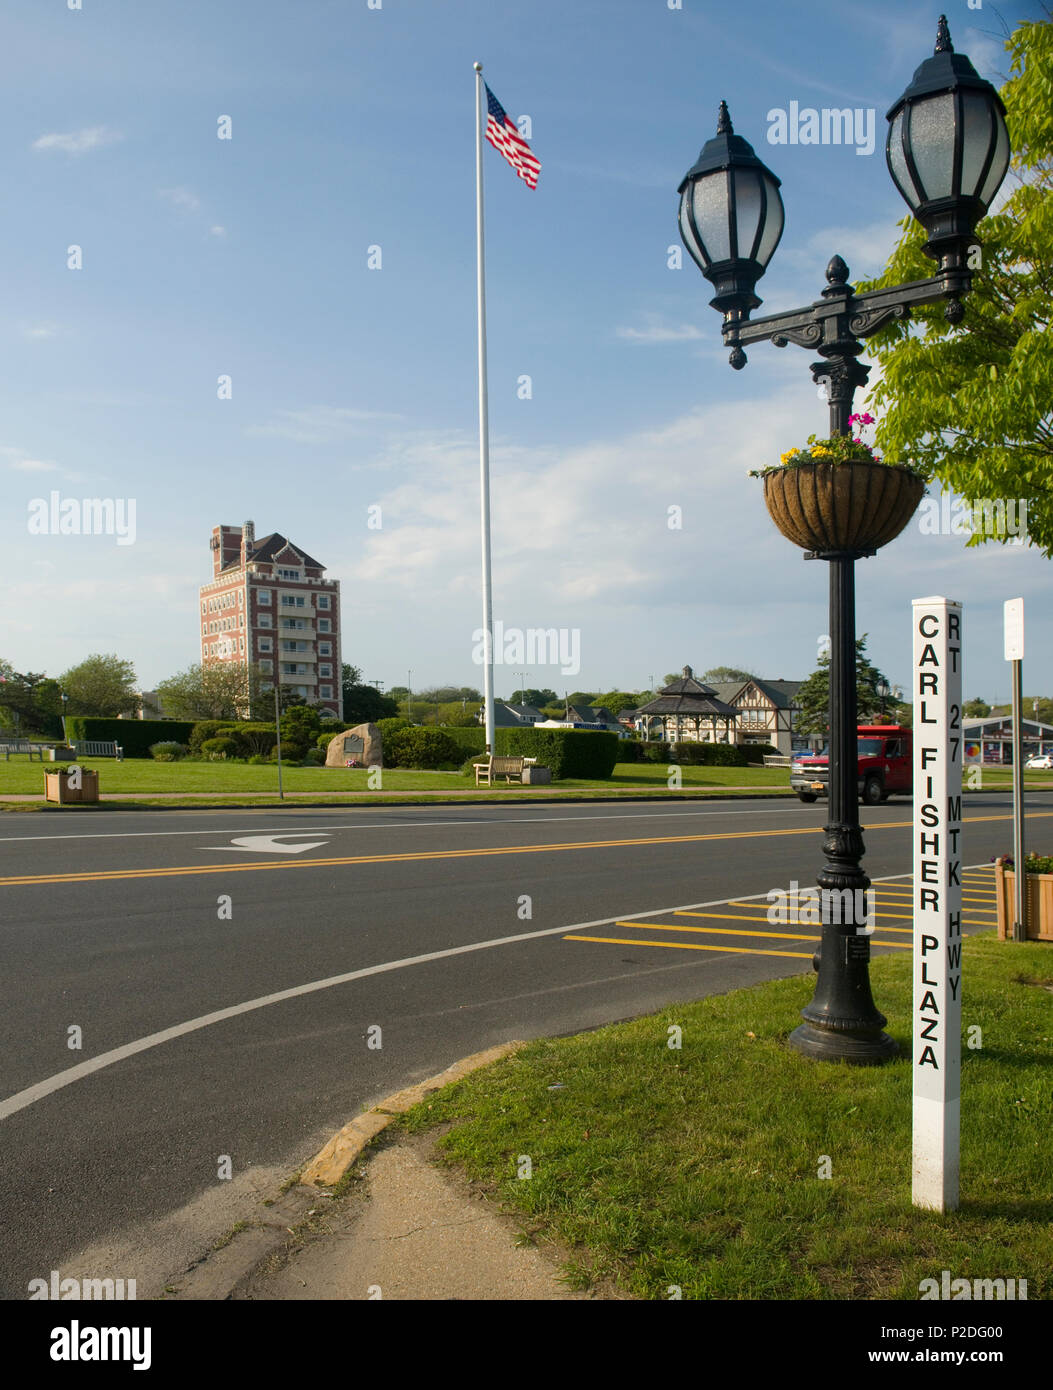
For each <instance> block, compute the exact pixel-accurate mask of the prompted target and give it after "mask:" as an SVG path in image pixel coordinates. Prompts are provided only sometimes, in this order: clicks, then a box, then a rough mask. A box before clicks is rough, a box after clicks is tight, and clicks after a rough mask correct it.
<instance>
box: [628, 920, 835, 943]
mask: <svg viewBox="0 0 1053 1390" xmlns="http://www.w3.org/2000/svg"><path fill="white" fill-rule="evenodd" d="M732 920H734V919H732ZM614 925H615V926H616V927H626V928H628V929H629V930H630V931H631V930H632V929H633V928H634V927H647V928H648V929H649V930H651V931H690V932H712V933H713V934H714V935H716V936H774V937H782V938H785V939H786V940H787V941H821V940H822V937H819V936H799V935H798V934H797V933H795V932H787V931H738V930H737V929H736V928H735V927H691V926H688V925H687V923H686V922H685V923H683V924H681V923H679V922H615V924H614ZM798 925H800V924H799V923H798Z"/></svg>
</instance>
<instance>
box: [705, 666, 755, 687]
mask: <svg viewBox="0 0 1053 1390" xmlns="http://www.w3.org/2000/svg"><path fill="white" fill-rule="evenodd" d="M702 680H703V681H707V682H709V683H712V682H714V681H715V682H716V683H717V685H723V684H728V685H730V684H731V682H732V681H751V680H753V672H752V671H740V670H739V669H738V667H737V666H713V667H712V668H711V669H710V670H708V671H707V672H706V674H705V675H704V676H703V677H702Z"/></svg>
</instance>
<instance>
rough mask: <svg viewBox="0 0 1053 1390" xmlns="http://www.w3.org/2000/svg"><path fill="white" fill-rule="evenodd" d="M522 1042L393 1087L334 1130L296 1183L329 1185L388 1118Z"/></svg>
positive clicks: (500, 1046)
mask: <svg viewBox="0 0 1053 1390" xmlns="http://www.w3.org/2000/svg"><path fill="white" fill-rule="evenodd" d="M525 1046H526V1044H525V1042H523V1041H522V1040H518V1039H517V1040H515V1041H513V1042H506V1043H498V1045H497V1046H496V1047H488V1048H486V1049H485V1051H483V1052H473V1053H472V1054H471V1056H469V1057H462V1058H461V1060H460V1061H459V1062H454V1063H453V1064H452V1065H451V1066H449V1067H447V1068H446V1070H445V1071H442V1072H439V1074H438V1076H432V1077H430V1078H429V1079H428V1080H427V1081H418V1082H417V1084H416V1085H415V1086H407V1087H406V1088H405V1089H404V1090H402V1091H396V1092H395V1094H394V1095H391V1096H388V1097H387V1098H386V1099H384V1100H382V1101H379V1102H378V1103H377V1104H376V1105H374V1106H372V1107H371V1108H370V1109H369V1110H367V1111H366V1113H365V1114H364V1115H356V1116H355V1118H354V1119H353V1120H351V1121H350V1122H349V1123H348V1124H346V1125H344V1127H343V1129H341V1130H339V1131H338V1132H337V1133H336V1134H334V1135H333V1137H332V1139H330V1140H329V1142H328V1144H326V1145H325V1147H324V1148H323V1149H321V1150H320V1152H319V1153H317V1154H316V1155H315V1156H314V1158H313V1159H312V1160H311V1161H310V1163H308V1164H307V1166H306V1167H305V1168H304V1170H303V1172H302V1173H301V1174H300V1186H301V1187H308V1188H314V1187H332V1186H333V1185H334V1184H335V1183H338V1182H339V1181H340V1179H341V1178H342V1177H343V1176H344V1174H345V1173H346V1172H347V1170H348V1168H350V1166H351V1164H352V1163H354V1161H355V1159H356V1158H357V1157H358V1156H359V1154H360V1153H361V1152H362V1150H363V1149H364V1148H365V1147H366V1145H367V1144H368V1143H369V1141H370V1140H371V1139H373V1138H374V1137H375V1136H376V1135H377V1134H379V1133H380V1132H381V1130H383V1129H386V1128H387V1127H388V1125H389V1124H390V1123H391V1122H392V1120H394V1119H397V1117H398V1116H399V1115H403V1114H405V1112H406V1111H407V1110H409V1109H410V1107H411V1106H413V1105H416V1104H417V1102H418V1101H421V1100H423V1099H424V1097H425V1096H429V1095H431V1094H432V1093H433V1092H434V1091H438V1090H441V1089H442V1087H443V1086H448V1085H449V1084H450V1082H451V1081H460V1079H461V1078H462V1077H464V1076H467V1075H468V1074H469V1073H470V1072H473V1071H477V1070H478V1069H479V1068H480V1067H485V1066H489V1064H490V1063H491V1062H497V1061H499V1060H500V1059H501V1058H502V1057H507V1056H508V1055H509V1053H512V1052H517V1051H518V1050H519V1049H520V1048H521V1047H525Z"/></svg>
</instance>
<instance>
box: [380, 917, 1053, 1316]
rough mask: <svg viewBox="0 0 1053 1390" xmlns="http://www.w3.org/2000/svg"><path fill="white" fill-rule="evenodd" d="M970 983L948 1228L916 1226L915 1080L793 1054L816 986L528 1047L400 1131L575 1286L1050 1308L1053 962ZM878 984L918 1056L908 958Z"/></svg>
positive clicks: (1011, 953)
mask: <svg viewBox="0 0 1053 1390" xmlns="http://www.w3.org/2000/svg"><path fill="white" fill-rule="evenodd" d="M963 968H964V991H965V993H964V1005H963V1015H962V1022H963V1033H964V1032H965V1030H966V1029H967V1028H969V1027H971V1026H972V1025H979V1026H980V1028H981V1040H982V1047H981V1048H980V1049H979V1050H976V1051H971V1050H969V1049H967V1048H964V1047H963V1063H962V1121H961V1125H962V1141H961V1175H962V1176H961V1193H962V1200H961V1207H960V1209H959V1210H958V1211H957V1212H956V1213H948V1214H945V1215H939V1214H935V1213H926V1212H922V1211H920V1210H916V1209H915V1208H914V1207H913V1206H912V1205H911V1200H910V1174H911V1157H910V1143H911V1139H910V1134H911V1068H910V1064H909V1061H908V1060H906V1059H905V1058H904V1059H901V1060H899V1061H896V1062H893V1063H890V1064H888V1065H886V1066H884V1067H880V1068H854V1067H849V1066H846V1065H844V1064H841V1063H837V1064H829V1063H816V1062H812V1061H808V1060H806V1059H804V1058H802V1057H801V1056H799V1055H798V1054H797V1053H795V1052H792V1051H791V1050H790V1049H789V1048H788V1047H787V1045H786V1038H787V1035H788V1034H789V1032H790V1031H791V1030H792V1028H794V1027H795V1026H796V1024H797V1023H798V1021H799V1018H798V1011H799V1009H800V1008H801V1006H802V1005H803V1004H804V1003H806V1002H807V1000H808V999H809V998H810V996H811V993H812V987H813V979H814V977H813V976H811V975H808V976H803V977H797V978H792V979H788V980H779V981H775V982H772V983H769V984H764V985H759V986H757V987H755V988H752V989H747V990H740V991H736V992H734V993H732V994H727V995H722V996H716V997H713V998H709V999H705V1000H703V1001H701V1002H700V1003H689V1004H683V1005H680V1006H675V1007H672V1008H669V1009H665V1010H663V1011H662V1013H660V1014H656V1015H652V1016H650V1017H648V1018H643V1019H639V1020H636V1021H634V1022H631V1023H625V1024H619V1025H616V1026H612V1027H608V1028H603V1029H600V1030H599V1031H597V1032H593V1033H586V1034H583V1035H580V1036H578V1037H571V1038H557V1039H552V1040H545V1041H541V1042H535V1043H532V1044H530V1045H529V1046H528V1047H526V1048H525V1049H524V1050H523V1051H521V1052H519V1053H518V1054H515V1055H513V1056H511V1057H509V1058H506V1059H505V1060H503V1061H501V1062H499V1063H497V1064H496V1065H494V1066H492V1067H487V1068H486V1069H484V1070H482V1071H479V1072H477V1073H475V1074H474V1075H472V1076H470V1077H468V1078H467V1079H466V1080H464V1081H461V1082H458V1083H456V1084H454V1085H452V1086H449V1087H446V1088H445V1089H444V1090H442V1091H440V1092H437V1093H436V1094H434V1095H432V1096H430V1097H429V1099H428V1101H427V1102H426V1103H421V1104H420V1105H418V1106H416V1107H415V1108H414V1109H413V1110H412V1111H410V1112H409V1113H408V1115H407V1116H406V1117H405V1119H404V1120H403V1121H402V1123H404V1124H406V1125H408V1126H409V1127H410V1128H411V1129H413V1130H416V1131H421V1130H426V1129H428V1128H430V1127H432V1126H435V1125H436V1124H439V1123H448V1124H449V1123H452V1125H453V1128H452V1129H451V1130H450V1131H449V1133H447V1134H446V1135H445V1136H444V1137H443V1138H442V1139H441V1140H440V1141H439V1143H440V1152H441V1153H442V1155H443V1157H444V1161H446V1162H448V1163H449V1164H451V1165H459V1167H460V1168H461V1169H462V1170H463V1172H464V1173H465V1174H466V1175H467V1176H468V1177H469V1178H471V1179H473V1180H474V1181H475V1182H476V1183H478V1184H480V1185H481V1186H482V1188H483V1189H484V1190H486V1191H488V1192H489V1193H490V1194H491V1195H492V1196H493V1197H495V1198H496V1199H498V1200H499V1201H500V1202H501V1203H503V1204H504V1205H505V1206H506V1207H507V1208H509V1209H511V1210H512V1211H514V1212H515V1213H516V1215H517V1217H518V1220H519V1221H520V1222H521V1224H522V1228H523V1231H524V1232H525V1237H524V1238H525V1239H530V1240H534V1241H539V1242H540V1241H543V1240H544V1238H545V1237H546V1236H552V1237H555V1238H557V1239H558V1240H560V1241H561V1242H564V1243H565V1244H566V1245H568V1246H570V1247H571V1248H572V1249H573V1250H574V1258H573V1260H572V1262H571V1264H570V1265H569V1266H568V1267H567V1269H566V1270H565V1278H566V1279H567V1280H568V1282H570V1283H571V1284H572V1285H573V1286H574V1287H578V1288H585V1287H588V1286H589V1284H590V1283H591V1282H593V1281H594V1280H597V1279H599V1278H612V1279H614V1280H616V1281H617V1283H618V1284H619V1285H620V1286H621V1287H622V1288H623V1289H625V1290H626V1291H628V1292H629V1293H631V1294H633V1295H635V1296H637V1297H640V1298H654V1299H661V1298H668V1297H669V1296H670V1294H669V1290H670V1286H673V1285H676V1286H679V1287H680V1288H681V1289H682V1291H683V1297H684V1298H692V1299H710V1298H712V1299H899V1298H902V1299H911V1300H916V1299H917V1298H918V1296H919V1288H918V1286H919V1283H920V1281H921V1280H922V1279H926V1278H936V1279H939V1278H940V1274H941V1271H942V1270H944V1269H947V1270H949V1271H950V1274H951V1277H952V1278H969V1279H973V1278H1010V1277H1012V1278H1017V1279H1020V1278H1025V1279H1027V1282H1028V1291H1027V1297H1028V1298H1029V1299H1049V1298H1051V1297H1053V1145H1051V1144H1050V1133H1051V1129H1053V1088H1051V1084H1050V1078H1051V1076H1053V1070H1051V1068H1053V1045H1051V1039H1053V1008H1051V1004H1053V1001H1051V998H1050V989H1051V988H1053V950H1051V948H1050V947H1049V946H1046V945H1042V944H1040V943H1028V944H1019V945H1017V944H1007V943H1001V942H998V941H997V940H995V939H994V937H993V936H983V937H975V936H972V937H968V938H966V943H965V952H964V967H963ZM872 977H873V981H874V994H875V998H876V999H877V1001H878V1003H879V1006H880V1007H881V1009H882V1010H883V1012H885V1013H886V1014H887V1015H888V1017H889V1019H890V1024H889V1031H890V1032H891V1034H892V1035H893V1037H895V1039H896V1040H897V1042H899V1043H900V1045H901V1048H903V1049H904V1051H906V1050H907V1049H909V1045H910V1038H909V1024H908V1020H909V1018H910V1011H911V962H910V959H909V956H908V957H907V958H906V959H904V958H903V957H902V956H898V955H897V956H896V957H895V958H889V957H885V958H880V959H877V960H875V961H874V962H873V967H872ZM673 1024H676V1025H678V1026H679V1027H680V1028H681V1029H682V1030H683V1038H682V1048H681V1050H679V1051H676V1050H671V1049H670V1048H669V1046H668V1045H667V1044H668V1029H669V1028H670V1026H671V1025H673ZM553 1088H557V1089H553ZM824 1155H825V1156H827V1157H828V1158H829V1161H830V1165H831V1169H830V1171H831V1176H830V1177H829V1178H821V1177H820V1176H819V1170H820V1165H821V1164H822V1161H823V1157H824ZM523 1157H528V1158H529V1159H530V1161H531V1164H532V1176H530V1177H529V1178H523V1177H519V1176H518V1175H517V1169H518V1168H521V1167H522V1160H523Z"/></svg>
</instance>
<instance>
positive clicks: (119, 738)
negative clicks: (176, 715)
mask: <svg viewBox="0 0 1053 1390" xmlns="http://www.w3.org/2000/svg"><path fill="white" fill-rule="evenodd" d="M193 729H194V723H193V720H186V719H97V718H95V717H94V716H93V715H86V714H74V715H70V716H69V717H68V718H67V720H66V735H67V737H68V738H69V740H70V742H71V743H74V742H80V741H81V740H82V739H83V740H85V741H87V742H93V743H116V744H118V745H119V746H120V747H121V748H123V749H124V756H125V757H126V758H149V757H150V748H151V746H152V745H153V744H155V743H189V742H190V735H191V733H192V732H193Z"/></svg>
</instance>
